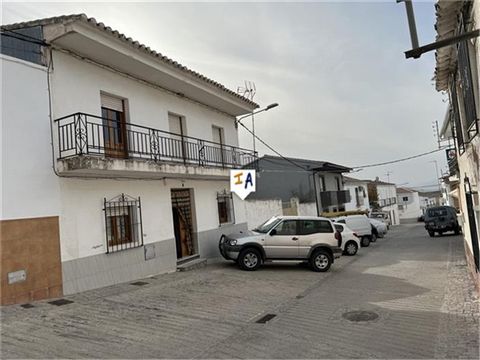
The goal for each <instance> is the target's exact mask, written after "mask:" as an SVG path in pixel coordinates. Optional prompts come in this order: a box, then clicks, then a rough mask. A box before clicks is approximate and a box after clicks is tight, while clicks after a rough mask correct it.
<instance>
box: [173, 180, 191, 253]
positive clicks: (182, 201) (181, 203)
mask: <svg viewBox="0 0 480 360" xmlns="http://www.w3.org/2000/svg"><path fill="white" fill-rule="evenodd" d="M171 197H172V215H173V229H174V233H175V244H176V249H177V259H181V258H183V257H186V256H191V255H195V246H194V239H193V224H192V203H191V197H190V190H189V189H178V190H172V192H171Z"/></svg>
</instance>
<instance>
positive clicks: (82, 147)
mask: <svg viewBox="0 0 480 360" xmlns="http://www.w3.org/2000/svg"><path fill="white" fill-rule="evenodd" d="M55 121H56V123H57V126H58V145H59V158H60V159H66V158H70V157H73V156H79V155H91V156H101V157H107V158H120V159H144V160H150V161H156V162H173V163H183V164H185V165H197V166H206V167H208V166H210V167H223V168H235V167H241V166H244V165H247V164H249V163H251V162H253V161H254V160H255V159H256V153H254V152H253V151H250V150H246V149H242V148H239V147H235V146H230V145H225V144H219V143H215V142H212V141H208V140H203V139H198V138H194V137H191V136H183V135H178V134H174V133H170V132H167V131H163V130H158V129H153V128H149V127H146V126H141V125H135V124H131V123H122V122H121V121H115V120H110V119H106V118H102V117H99V116H95V115H89V114H85V113H75V114H72V115H68V116H65V117H62V118H60V119H57V120H55Z"/></svg>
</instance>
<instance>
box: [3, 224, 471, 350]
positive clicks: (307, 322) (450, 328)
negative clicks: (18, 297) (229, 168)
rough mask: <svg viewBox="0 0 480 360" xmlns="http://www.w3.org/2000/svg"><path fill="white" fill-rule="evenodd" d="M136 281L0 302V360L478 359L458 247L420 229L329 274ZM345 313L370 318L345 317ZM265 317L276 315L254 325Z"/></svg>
mask: <svg viewBox="0 0 480 360" xmlns="http://www.w3.org/2000/svg"><path fill="white" fill-rule="evenodd" d="M143 281H144V282H146V283H147V284H144V285H143V286H140V285H132V284H122V285H117V286H112V287H108V288H103V289H99V290H95V291H90V292H86V293H81V294H77V295H74V296H68V297H66V299H68V300H71V301H73V303H69V304H66V305H62V306H54V305H51V304H49V303H48V302H47V301H41V302H36V303H32V305H33V307H30V308H23V307H21V306H20V305H14V306H6V307H3V308H2V340H1V345H2V347H1V352H2V353H1V356H2V358H45V357H52V358H471V359H478V357H479V352H478V351H479V350H478V348H479V301H478V298H477V297H476V295H475V292H474V290H473V284H472V282H471V281H470V278H469V277H468V275H467V268H466V264H465V258H464V251H463V240H462V238H461V236H448V235H446V236H443V237H435V238H430V237H428V234H427V233H426V232H425V230H424V229H423V227H422V226H421V225H419V224H418V225H417V224H414V225H403V226H399V227H397V228H394V229H392V230H391V231H390V232H389V234H388V235H387V236H386V238H384V239H379V240H378V241H377V242H376V243H374V244H372V245H371V246H370V247H369V248H364V249H361V251H360V252H359V254H358V255H357V256H355V257H342V258H341V259H339V260H338V261H337V262H335V264H334V265H333V266H332V268H331V270H330V272H328V273H314V272H312V271H310V270H309V269H308V268H306V267H305V266H302V265H297V264H295V265H293V264H287V265H278V264H270V265H266V266H265V267H263V268H261V269H260V270H259V271H256V272H244V271H240V270H239V269H238V268H237V267H236V266H235V265H234V264H233V263H228V262H219V263H215V264H211V265H209V266H207V267H206V268H203V269H199V270H196V271H191V272H184V273H175V274H167V275H161V276H155V277H153V278H148V279H145V280H143ZM353 311H364V312H363V313H362V314H363V315H364V316H372V320H371V321H363V322H362V321H351V320H348V319H347V318H346V315H345V314H346V313H349V312H353ZM366 312H371V313H373V314H370V313H366ZM266 314H275V315H276V316H275V317H274V318H273V319H272V320H270V321H269V322H267V323H265V324H260V323H256V322H255V321H256V320H258V319H260V318H261V317H262V316H264V315H266ZM363 315H362V316H363ZM357 320H358V318H357ZM27 339H28V341H27Z"/></svg>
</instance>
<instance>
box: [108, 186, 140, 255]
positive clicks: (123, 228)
mask: <svg viewBox="0 0 480 360" xmlns="http://www.w3.org/2000/svg"><path fill="white" fill-rule="evenodd" d="M103 210H104V212H105V229H106V238H107V253H112V252H117V251H121V250H126V249H131V248H136V247H140V246H142V245H143V235H142V233H143V231H142V215H141V214H142V213H141V206H140V198H137V199H136V198H132V197H130V196H128V195H125V194H121V195H119V196H117V197H116V198H113V199H111V200H108V201H107V199H106V198H105V199H104V209H103Z"/></svg>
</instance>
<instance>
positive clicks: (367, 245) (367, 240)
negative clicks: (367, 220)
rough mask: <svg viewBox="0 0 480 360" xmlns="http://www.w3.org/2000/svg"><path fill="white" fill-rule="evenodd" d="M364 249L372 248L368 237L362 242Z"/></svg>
mask: <svg viewBox="0 0 480 360" xmlns="http://www.w3.org/2000/svg"><path fill="white" fill-rule="evenodd" d="M361 245H362V247H369V246H370V239H369V238H368V236H364V237H362V242H361Z"/></svg>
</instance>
